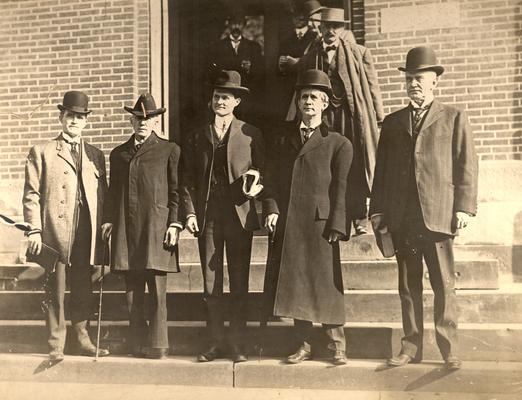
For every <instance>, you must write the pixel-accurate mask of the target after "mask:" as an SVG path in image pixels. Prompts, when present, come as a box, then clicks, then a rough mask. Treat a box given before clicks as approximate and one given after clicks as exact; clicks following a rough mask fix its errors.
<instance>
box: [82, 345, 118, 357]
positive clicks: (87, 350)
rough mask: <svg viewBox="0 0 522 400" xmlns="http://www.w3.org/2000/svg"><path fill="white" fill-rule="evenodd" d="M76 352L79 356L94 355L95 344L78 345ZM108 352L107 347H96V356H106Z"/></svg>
mask: <svg viewBox="0 0 522 400" xmlns="http://www.w3.org/2000/svg"><path fill="white" fill-rule="evenodd" d="M78 354H79V355H81V356H87V357H96V346H94V345H90V346H80V347H79V349H78ZM109 354H111V353H110V352H109V350H107V349H102V348H100V349H98V357H107V356H108V355H109Z"/></svg>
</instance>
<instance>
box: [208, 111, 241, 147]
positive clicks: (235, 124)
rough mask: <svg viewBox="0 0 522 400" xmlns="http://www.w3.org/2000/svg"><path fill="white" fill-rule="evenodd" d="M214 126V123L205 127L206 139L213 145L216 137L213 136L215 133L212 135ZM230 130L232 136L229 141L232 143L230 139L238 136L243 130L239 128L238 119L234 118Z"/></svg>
mask: <svg viewBox="0 0 522 400" xmlns="http://www.w3.org/2000/svg"><path fill="white" fill-rule="evenodd" d="M212 124H213V122H212V121H211V122H209V123H208V124H207V125H206V126H205V132H204V133H205V137H206V138H207V140H208V141H209V142H210V143H211V144H212V145H213V144H214V136H213V133H212ZM228 130H229V131H230V134H229V136H228V140H229V141H230V139H231V138H232V137H233V136H235V135H237V133H238V132H239V131H240V130H241V128H240V127H239V120H238V119H237V118H236V117H233V118H232V121H231V122H230V126H229V127H228Z"/></svg>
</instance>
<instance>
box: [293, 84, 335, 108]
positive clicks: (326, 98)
mask: <svg viewBox="0 0 522 400" xmlns="http://www.w3.org/2000/svg"><path fill="white" fill-rule="evenodd" d="M305 89H315V90H318V91H319V93H321V95H320V98H321V100H322V101H323V102H324V103H326V104H327V105H328V104H330V97H329V96H328V93H326V92H325V91H324V90H321V89H318V88H314V87H304V88H301V89H299V90H298V91H297V96H296V98H295V100H296V101H299V98H300V97H301V92H302V91H303V90H305Z"/></svg>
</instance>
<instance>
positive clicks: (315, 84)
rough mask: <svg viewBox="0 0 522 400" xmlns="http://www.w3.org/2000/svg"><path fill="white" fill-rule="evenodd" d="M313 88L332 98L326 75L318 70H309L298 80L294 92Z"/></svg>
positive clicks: (328, 79) (330, 86)
mask: <svg viewBox="0 0 522 400" xmlns="http://www.w3.org/2000/svg"><path fill="white" fill-rule="evenodd" d="M306 88H313V89H319V90H322V91H323V92H325V93H326V94H327V95H328V96H329V97H331V96H332V85H331V83H330V78H328V75H327V74H326V73H325V72H323V71H321V70H319V69H309V70H308V71H306V72H305V73H304V74H303V75H302V76H301V77H300V79H299V81H298V82H297V84H296V85H295V89H296V90H301V89H306Z"/></svg>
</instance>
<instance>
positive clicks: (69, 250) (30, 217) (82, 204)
mask: <svg viewBox="0 0 522 400" xmlns="http://www.w3.org/2000/svg"><path fill="white" fill-rule="evenodd" d="M87 106H88V97H87V95H86V94H85V93H82V92H78V91H69V92H67V93H65V95H64V98H63V104H60V105H58V108H59V109H60V122H61V124H62V132H61V133H60V135H58V136H57V137H56V138H55V139H53V140H51V141H49V142H47V143H44V144H40V145H36V146H34V147H33V148H32V149H31V151H30V152H29V155H28V157H27V162H26V166H25V186H24V197H23V206H24V219H25V221H26V222H28V223H29V225H30V227H31V231H30V232H29V239H28V242H29V251H30V253H32V254H36V255H37V254H39V253H40V252H41V251H42V243H43V244H45V245H47V246H50V247H51V248H53V249H54V250H56V251H57V252H58V254H59V260H58V262H57V263H56V265H55V266H54V269H53V270H49V271H46V274H47V276H46V285H45V291H46V301H45V303H44V304H45V305H46V310H45V312H46V320H47V329H48V333H49V340H48V343H49V357H50V359H51V360H52V361H59V360H62V359H63V349H64V345H65V334H66V326H65V314H64V297H65V288H66V276H67V277H68V278H69V282H70V288H71V296H70V316H71V320H72V326H73V332H74V334H75V337H76V339H77V340H78V344H79V352H80V353H81V354H84V355H91V356H92V355H95V353H96V349H95V347H94V346H93V344H92V342H91V340H90V338H89V334H88V333H87V324H88V320H89V319H90V317H91V314H92V304H91V300H92V299H91V297H92V284H91V273H92V265H95V264H100V263H101V262H102V257H103V242H102V240H101V233H100V226H101V216H102V211H103V209H102V207H103V201H104V198H105V193H106V191H107V178H106V175H105V156H104V155H103V152H102V151H101V150H99V149H97V148H96V147H94V146H92V145H91V144H89V143H86V142H85V141H84V140H83V139H82V137H81V133H82V130H83V128H84V127H85V126H86V124H87V116H88V115H89V113H90V112H91V111H90V110H88V108H87ZM108 354H109V352H108V351H107V350H104V349H102V350H100V351H99V355H102V356H105V355H108Z"/></svg>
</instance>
